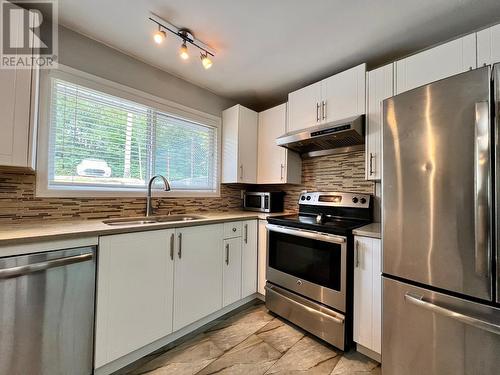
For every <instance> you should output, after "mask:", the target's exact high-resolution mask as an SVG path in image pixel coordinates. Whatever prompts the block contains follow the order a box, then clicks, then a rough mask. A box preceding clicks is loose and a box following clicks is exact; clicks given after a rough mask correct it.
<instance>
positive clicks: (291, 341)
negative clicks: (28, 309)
mask: <svg viewBox="0 0 500 375" xmlns="http://www.w3.org/2000/svg"><path fill="white" fill-rule="evenodd" d="M121 373H122V374H129V375H139V374H150V375H167V374H175V375H194V374H198V375H209V374H251V375H260V374H262V375H263V374H297V375H299V374H303V375H305V374H308V375H313V374H314V375H322V374H325V375H341V374H344V375H345V374H364V375H371V374H374V375H375V374H377V375H379V374H380V366H379V364H378V363H376V362H374V361H372V360H371V359H369V358H367V357H365V356H363V355H361V354H359V353H357V352H355V351H351V352H349V353H343V352H341V351H339V350H336V349H335V348H333V347H331V346H329V345H328V344H325V343H324V342H322V341H319V340H317V339H315V338H314V337H312V336H310V335H309V334H307V333H305V332H304V331H302V330H300V329H299V328H298V327H296V326H293V325H291V324H289V323H286V322H285V321H283V320H281V319H280V318H278V317H276V316H275V315H273V314H271V313H269V312H268V311H267V309H266V308H265V306H264V305H263V304H261V303H260V304H256V305H253V306H250V307H248V308H246V309H244V310H243V311H240V312H238V313H237V314H235V315H233V316H230V317H228V318H226V319H221V320H220V321H218V322H217V324H216V325H214V326H213V327H212V328H209V329H208V330H206V331H204V332H202V333H200V334H197V335H196V336H194V337H192V338H190V339H188V340H187V341H185V342H183V343H181V344H179V345H178V346H176V347H174V348H172V349H170V350H168V351H164V352H157V353H154V354H151V355H150V356H147V357H145V358H143V359H141V360H140V361H138V362H136V363H135V364H134V365H132V366H129V367H128V368H127V369H126V370H125V371H122V372H121Z"/></svg>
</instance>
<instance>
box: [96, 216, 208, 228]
mask: <svg viewBox="0 0 500 375" xmlns="http://www.w3.org/2000/svg"><path fill="white" fill-rule="evenodd" d="M203 219H206V217H205V216H201V215H165V216H143V217H128V218H124V219H108V220H103V221H102V222H103V223H104V224H107V225H116V226H118V225H144V224H157V223H175V222H184V221H193V220H203Z"/></svg>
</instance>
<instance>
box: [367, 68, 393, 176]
mask: <svg viewBox="0 0 500 375" xmlns="http://www.w3.org/2000/svg"><path fill="white" fill-rule="evenodd" d="M367 76H368V80H367V85H366V95H367V108H366V167H365V171H366V179H367V180H380V179H381V178H382V173H381V172H382V170H381V169H382V123H383V111H382V102H383V101H384V100H385V99H387V98H389V97H391V96H393V95H394V64H392V63H391V64H387V65H384V66H382V67H380V68H377V69H374V70H372V71H370V72H368V73H367Z"/></svg>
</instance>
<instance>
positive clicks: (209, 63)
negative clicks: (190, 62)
mask: <svg viewBox="0 0 500 375" xmlns="http://www.w3.org/2000/svg"><path fill="white" fill-rule="evenodd" d="M200 58H201V64H202V65H203V67H204V68H205V69H210V68H211V67H212V65H213V63H212V60H210V57H208V53H205V54H203V53H202V54H201V56H200Z"/></svg>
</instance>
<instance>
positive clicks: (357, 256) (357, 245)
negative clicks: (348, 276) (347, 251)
mask: <svg viewBox="0 0 500 375" xmlns="http://www.w3.org/2000/svg"><path fill="white" fill-rule="evenodd" d="M358 267H359V241H357V240H356V268H358Z"/></svg>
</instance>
